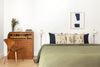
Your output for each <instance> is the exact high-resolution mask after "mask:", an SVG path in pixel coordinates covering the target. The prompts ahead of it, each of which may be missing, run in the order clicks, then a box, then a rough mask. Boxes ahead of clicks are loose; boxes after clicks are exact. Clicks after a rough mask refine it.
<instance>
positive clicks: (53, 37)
mask: <svg viewBox="0 0 100 67" xmlns="http://www.w3.org/2000/svg"><path fill="white" fill-rule="evenodd" d="M49 36H50V44H56V43H55V34H52V33H49Z"/></svg>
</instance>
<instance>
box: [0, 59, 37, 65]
mask: <svg viewBox="0 0 100 67" xmlns="http://www.w3.org/2000/svg"><path fill="white" fill-rule="evenodd" d="M3 62H4V58H2V59H0V67H38V64H35V63H34V62H33V59H24V60H18V64H16V62H15V60H7V61H6V63H5V64H4V63H3Z"/></svg>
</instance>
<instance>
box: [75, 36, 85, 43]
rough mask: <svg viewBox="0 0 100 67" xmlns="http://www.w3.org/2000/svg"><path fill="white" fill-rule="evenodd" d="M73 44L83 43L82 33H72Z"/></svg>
mask: <svg viewBox="0 0 100 67" xmlns="http://www.w3.org/2000/svg"><path fill="white" fill-rule="evenodd" d="M74 44H84V34H74Z"/></svg>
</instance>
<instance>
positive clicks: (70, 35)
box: [66, 34, 74, 44]
mask: <svg viewBox="0 0 100 67" xmlns="http://www.w3.org/2000/svg"><path fill="white" fill-rule="evenodd" d="M66 37H67V44H73V41H74V38H73V37H74V35H73V34H67V36H66Z"/></svg>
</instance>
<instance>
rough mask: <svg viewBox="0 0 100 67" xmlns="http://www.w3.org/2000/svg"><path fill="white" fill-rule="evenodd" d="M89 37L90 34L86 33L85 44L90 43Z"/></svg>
mask: <svg viewBox="0 0 100 67" xmlns="http://www.w3.org/2000/svg"><path fill="white" fill-rule="evenodd" d="M88 37H89V34H84V44H88V43H89V40H88Z"/></svg>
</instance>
